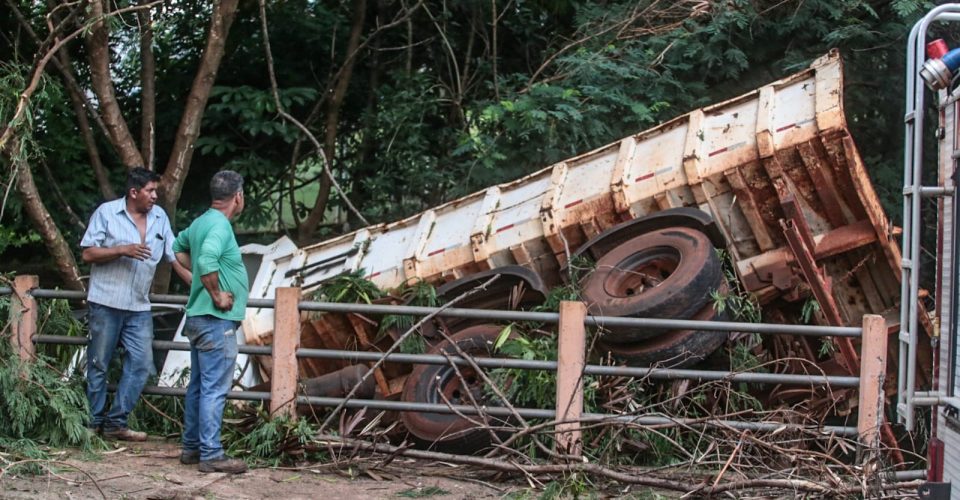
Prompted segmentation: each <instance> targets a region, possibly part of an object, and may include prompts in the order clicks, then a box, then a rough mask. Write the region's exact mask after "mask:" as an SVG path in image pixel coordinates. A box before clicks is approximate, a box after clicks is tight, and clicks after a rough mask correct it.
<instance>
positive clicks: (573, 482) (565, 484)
mask: <svg viewBox="0 0 960 500" xmlns="http://www.w3.org/2000/svg"><path fill="white" fill-rule="evenodd" d="M594 489H595V488H592V485H591V484H590V478H589V477H587V476H586V475H584V474H581V473H577V472H572V473H570V474H567V475H566V476H565V477H564V478H563V479H562V480H560V481H550V482H549V483H547V484H546V486H545V487H544V488H543V493H541V494H540V497H539V498H540V500H555V499H560V498H598V497H599V496H598V495H596V494H594V493H593V492H592V491H591V490H594Z"/></svg>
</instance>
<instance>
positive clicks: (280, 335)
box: [270, 287, 300, 418]
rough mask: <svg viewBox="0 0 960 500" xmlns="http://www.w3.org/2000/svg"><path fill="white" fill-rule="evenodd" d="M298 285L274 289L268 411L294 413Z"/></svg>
mask: <svg viewBox="0 0 960 500" xmlns="http://www.w3.org/2000/svg"><path fill="white" fill-rule="evenodd" d="M299 305H300V288H295V287H284V288H277V289H276V299H275V302H274V310H273V353H272V354H271V357H272V358H273V370H272V373H271V374H270V414H271V415H275V416H276V415H286V416H289V417H290V418H296V416H297V400H296V398H297V371H298V367H297V349H299V348H300V309H299Z"/></svg>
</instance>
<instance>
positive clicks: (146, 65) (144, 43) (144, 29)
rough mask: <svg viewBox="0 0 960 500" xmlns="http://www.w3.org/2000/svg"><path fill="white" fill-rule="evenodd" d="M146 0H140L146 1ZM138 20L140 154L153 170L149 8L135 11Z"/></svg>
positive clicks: (154, 97) (153, 81)
mask: <svg viewBox="0 0 960 500" xmlns="http://www.w3.org/2000/svg"><path fill="white" fill-rule="evenodd" d="M147 1H148V0H140V3H141V4H143V3H147ZM137 19H138V20H139V21H140V88H141V92H140V94H141V95H140V106H141V116H142V118H141V123H140V154H141V156H143V160H144V165H143V166H144V167H146V168H147V169H148V170H154V167H155V163H156V133H157V132H156V123H157V90H156V83H157V76H156V73H157V62H156V60H155V59H154V57H153V16H152V14H151V13H150V9H144V10H141V11H140V12H138V13H137Z"/></svg>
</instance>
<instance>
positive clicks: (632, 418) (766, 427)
mask: <svg viewBox="0 0 960 500" xmlns="http://www.w3.org/2000/svg"><path fill="white" fill-rule="evenodd" d="M143 393H144V394H152V395H160V396H184V395H186V393H187V390H186V388H183V387H158V386H146V387H144V389H143ZM227 398H228V399H237V400H244V401H269V400H270V393H269V392H254V391H230V393H228V394H227ZM343 401H344V399H343V398H331V397H319V396H298V397H297V403H298V404H305V405H315V406H326V407H335V406H338V405H339V404H341V403H342V402H343ZM344 406H345V407H346V408H352V409H359V408H366V409H370V410H383V411H419V412H430V413H443V414H452V413H455V412H456V413H461V414H463V415H478V414H480V412H481V411H482V412H483V413H485V414H487V415H490V416H493V417H512V416H513V415H514V414H513V412H511V411H510V410H509V409H507V408H502V407H485V408H482V409H479V410H478V409H477V408H475V407H473V406H469V405H451V406H447V405H445V404H433V403H410V402H404V401H383V400H369V399H351V400H348V401H347V402H346V404H345V405H344ZM516 412H517V413H518V414H519V415H520V416H522V417H524V418H540V419H553V418H555V417H556V411H555V410H543V409H537V408H516ZM582 420H584V421H588V422H598V421H617V422H622V423H635V424H640V425H663V424H671V423H676V424H680V425H685V426H695V427H700V426H713V427H730V428H733V429H738V430H754V431H770V432H772V431H775V430H777V429H781V428H783V429H796V430H799V429H803V430H810V431H818V432H823V433H827V434H838V435H844V436H847V435H856V434H857V428H856V427H844V426H823V427H810V426H801V425H796V424H788V423H783V422H740V421H732V420H701V419H691V418H670V417H665V416H660V415H607V414H603V413H587V414H584V415H583V416H582Z"/></svg>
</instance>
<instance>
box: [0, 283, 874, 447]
mask: <svg viewBox="0 0 960 500" xmlns="http://www.w3.org/2000/svg"><path fill="white" fill-rule="evenodd" d="M12 292H13V291H12V290H11V289H10V288H8V287H0V295H4V294H10V293H12ZM28 293H29V294H30V295H31V297H33V298H49V299H72V300H77V299H83V298H85V295H86V294H85V293H84V292H77V291H67V290H46V289H39V288H37V289H33V290H30V291H29V292H28ZM186 300H187V297H185V296H178V295H152V296H151V301H152V302H153V303H154V304H185V303H186ZM274 305H275V304H274V301H273V300H268V299H252V300H250V301H249V302H248V307H250V308H273V307H274ZM297 309H298V310H301V311H324V312H340V313H359V314H369V315H385V314H406V315H429V314H436V315H438V316H450V317H460V318H472V319H485V320H505V321H531V322H543V323H558V322H559V320H560V314H559V313H540V312H524V311H495V310H473V309H460V308H447V309H443V308H435V307H411V306H387V305H370V304H340V303H328V302H312V301H300V302H299V303H298V304H297ZM583 323H584V325H585V326H604V325H606V326H644V327H657V328H664V329H698V330H704V331H741V332H751V333H763V334H791V335H816V336H839V337H859V336H861V335H862V333H863V329H862V328H858V327H822V326H809V325H779V324H762V323H736V322H710V321H690V320H669V319H646V318H621V317H602V316H592V317H591V316H587V317H585V318H584V322H583ZM32 339H33V342H35V343H37V344H65V345H78V346H79V345H85V344H86V343H87V339H86V338H84V337H71V336H63V335H34V336H33V337H32ZM153 347H154V348H156V349H161V350H168V351H170V350H173V351H188V350H189V349H190V344H189V343H186V342H173V341H161V340H156V341H154V342H153ZM238 350H239V352H240V353H243V354H248V355H259V356H270V355H272V354H273V348H272V346H255V345H240V346H238ZM296 357H298V358H321V359H337V360H347V361H352V362H372V361H379V360H381V359H384V361H390V362H395V363H421V364H434V365H447V364H451V363H452V364H455V365H458V366H468V365H469V364H470V361H468V360H466V359H463V358H460V357H456V356H450V357H447V356H441V355H431V354H399V353H391V354H388V355H384V354H382V353H378V352H359V351H345V350H330V349H308V348H299V349H297V350H296ZM473 362H474V363H476V364H477V365H478V366H480V367H484V368H516V369H524V370H548V371H554V372H556V371H558V369H559V364H558V362H557V361H542V360H540V361H538V360H521V359H508V358H476V359H474V360H473ZM583 374H586V375H598V376H622V377H636V378H648V379H652V380H676V379H690V380H701V381H713V380H727V381H730V382H738V383H756V384H787V385H808V386H821V385H830V386H834V387H858V386H859V384H860V377H854V376H832V375H825V374H783V373H754V372H746V373H743V372H740V373H735V372H730V371H708V370H690V369H671V368H658V367H650V368H638V367H625V366H602V365H585V366H584V369H583ZM143 393H144V394H155V395H166V396H182V395H184V394H185V393H186V389H184V388H178V387H158V386H148V387H146V388H145V389H144V391H143ZM228 398H230V399H235V400H245V401H270V400H271V393H270V392H265V391H247V390H244V391H231V392H230V393H229V395H228ZM295 400H296V402H297V403H298V404H307V405H316V406H324V407H338V406H342V407H344V408H352V409H357V408H367V409H371V410H382V411H417V412H431V413H460V414H464V415H477V414H479V413H485V414H488V415H491V416H495V417H510V416H512V415H514V413H513V412H512V411H511V410H510V409H507V408H503V407H485V408H476V407H473V406H467V405H446V404H431V403H419V402H407V401H388V400H363V399H346V398H335V397H318V396H303V395H299V396H296V398H295ZM516 414H517V415H520V416H522V417H524V418H532V419H556V415H557V411H556V410H553V409H535V408H518V409H516ZM580 420H581V421H593V422H596V421H617V422H620V423H624V424H629V423H636V424H642V425H665V424H679V425H684V426H694V427H700V426H720V427H726V428H732V429H740V430H753V431H774V430H777V429H790V428H792V429H804V430H815V431H818V432H822V433H827V434H836V435H843V436H855V435H857V434H858V432H859V430H858V428H857V427H852V426H821V427H817V428H813V427H806V426H802V425H796V424H785V423H783V422H747V421H729V420H698V419H688V418H687V419H678V418H671V417H668V416H663V415H611V414H596V413H586V414H583V415H581V418H580Z"/></svg>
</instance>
